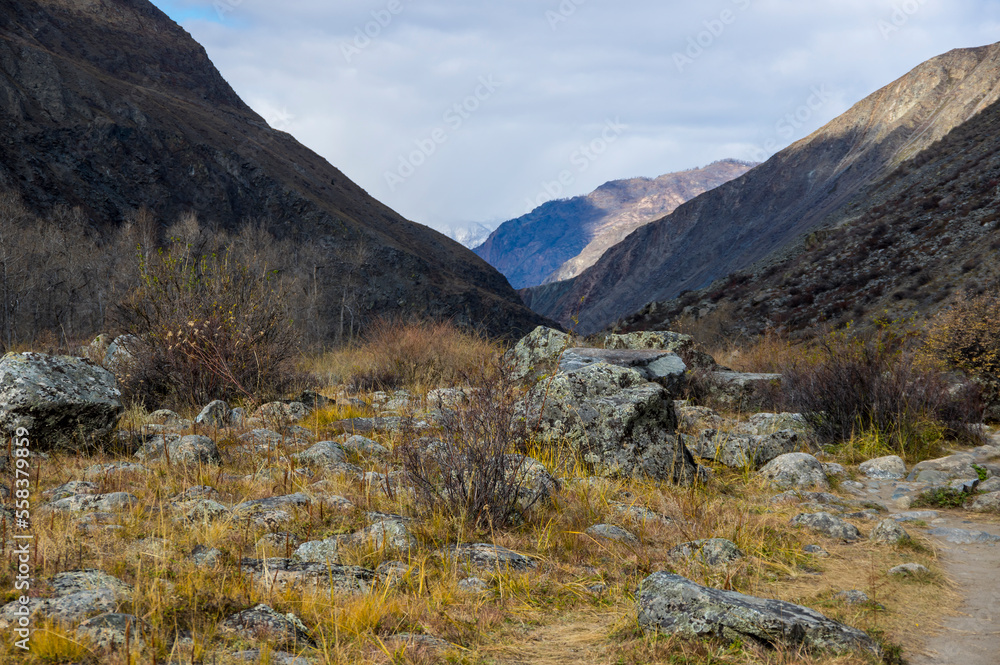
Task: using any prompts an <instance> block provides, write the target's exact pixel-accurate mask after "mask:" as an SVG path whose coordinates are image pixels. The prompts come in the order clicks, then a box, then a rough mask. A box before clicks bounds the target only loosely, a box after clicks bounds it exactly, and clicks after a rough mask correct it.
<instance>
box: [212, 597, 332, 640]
mask: <svg viewBox="0 0 1000 665" xmlns="http://www.w3.org/2000/svg"><path fill="white" fill-rule="evenodd" d="M221 627H222V629H223V630H225V631H231V632H234V633H236V634H238V635H240V636H242V637H245V638H247V639H251V640H267V641H268V642H273V643H275V644H279V645H290V646H298V645H300V644H305V645H310V646H311V645H312V644H313V641H312V638H310V637H309V629H308V628H306V627H305V625H304V624H303V623H302V622H301V621H300V620H299V619H298V617H296V616H295V615H294V614H279V613H278V612H275V611H274V610H273V609H272V608H271V607H270V606H268V605H263V604H261V605H257V606H256V607H253V608H250V609H248V610H243V611H242V612H237V613H236V614H233V615H231V616H230V617H228V618H227V619H226V620H225V621H223V622H222V624H221Z"/></svg>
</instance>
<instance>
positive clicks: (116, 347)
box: [104, 335, 142, 375]
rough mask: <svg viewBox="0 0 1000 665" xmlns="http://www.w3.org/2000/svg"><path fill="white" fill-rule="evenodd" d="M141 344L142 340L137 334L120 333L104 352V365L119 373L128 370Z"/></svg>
mask: <svg viewBox="0 0 1000 665" xmlns="http://www.w3.org/2000/svg"><path fill="white" fill-rule="evenodd" d="M141 345H142V340H141V339H139V338H138V337H136V336H135V335H119V336H118V337H116V338H115V339H114V341H113V342H111V344H109V345H108V348H107V349H106V350H105V352H104V366H105V367H106V368H107V369H109V370H110V371H112V372H114V373H115V374H118V375H121V374H122V373H124V372H127V371H128V370H129V367H130V366H131V365H132V363H133V362H134V361H135V356H136V354H138V353H139V352H140V347H141Z"/></svg>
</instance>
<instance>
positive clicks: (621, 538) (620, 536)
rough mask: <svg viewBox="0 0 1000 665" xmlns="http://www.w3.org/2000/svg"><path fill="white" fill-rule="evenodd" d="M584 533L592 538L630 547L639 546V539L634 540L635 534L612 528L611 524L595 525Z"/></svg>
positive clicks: (617, 527) (619, 528)
mask: <svg viewBox="0 0 1000 665" xmlns="http://www.w3.org/2000/svg"><path fill="white" fill-rule="evenodd" d="M585 533H586V534H587V535H588V536H591V537H593V538H601V539H604V540H613V541H615V542H618V543H625V544H626V545H632V546H633V547H638V546H639V544H640V543H639V539H638V538H636V536H635V534H633V533H630V532H628V531H626V530H625V529H623V528H621V527H619V526H614V525H613V524H595V525H594V526H591V527H588V528H587V530H586V531H585Z"/></svg>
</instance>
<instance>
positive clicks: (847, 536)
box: [792, 513, 895, 543]
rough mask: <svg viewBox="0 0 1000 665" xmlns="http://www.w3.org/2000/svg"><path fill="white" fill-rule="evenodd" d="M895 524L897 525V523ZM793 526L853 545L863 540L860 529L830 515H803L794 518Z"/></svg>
mask: <svg viewBox="0 0 1000 665" xmlns="http://www.w3.org/2000/svg"><path fill="white" fill-rule="evenodd" d="M889 521H892V520H889ZM893 523H894V524H895V522H893ZM792 524H793V525H797V526H804V527H807V528H810V529H812V530H813V531H818V532H820V533H822V534H823V535H824V536H829V537H830V538H837V539H840V540H844V541H847V542H849V543H853V542H854V541H856V540H858V539H859V538H861V532H860V531H858V527H856V526H854V525H853V524H851V523H849V522H845V521H844V520H842V519H840V518H839V517H835V516H834V515H831V514H830V513H803V514H802V515H798V516H796V517H794V518H793V519H792Z"/></svg>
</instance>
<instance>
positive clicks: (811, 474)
mask: <svg viewBox="0 0 1000 665" xmlns="http://www.w3.org/2000/svg"><path fill="white" fill-rule="evenodd" d="M759 475H760V476H761V477H762V478H764V480H766V481H768V482H769V483H770V484H771V486H772V487H776V488H778V489H783V490H787V489H811V488H813V487H817V488H819V489H821V490H828V489H829V488H830V485H829V483H828V482H827V480H826V473H825V472H824V471H823V465H822V464H821V463H820V461H819V460H818V459H816V458H815V457H813V456H812V455H808V454H806V453H788V454H786V455H780V456H778V457H776V458H775V459H773V460H771V461H770V462H768V463H767V465H766V466H765V467H764V468H763V469H761V470H760V474H759Z"/></svg>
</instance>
